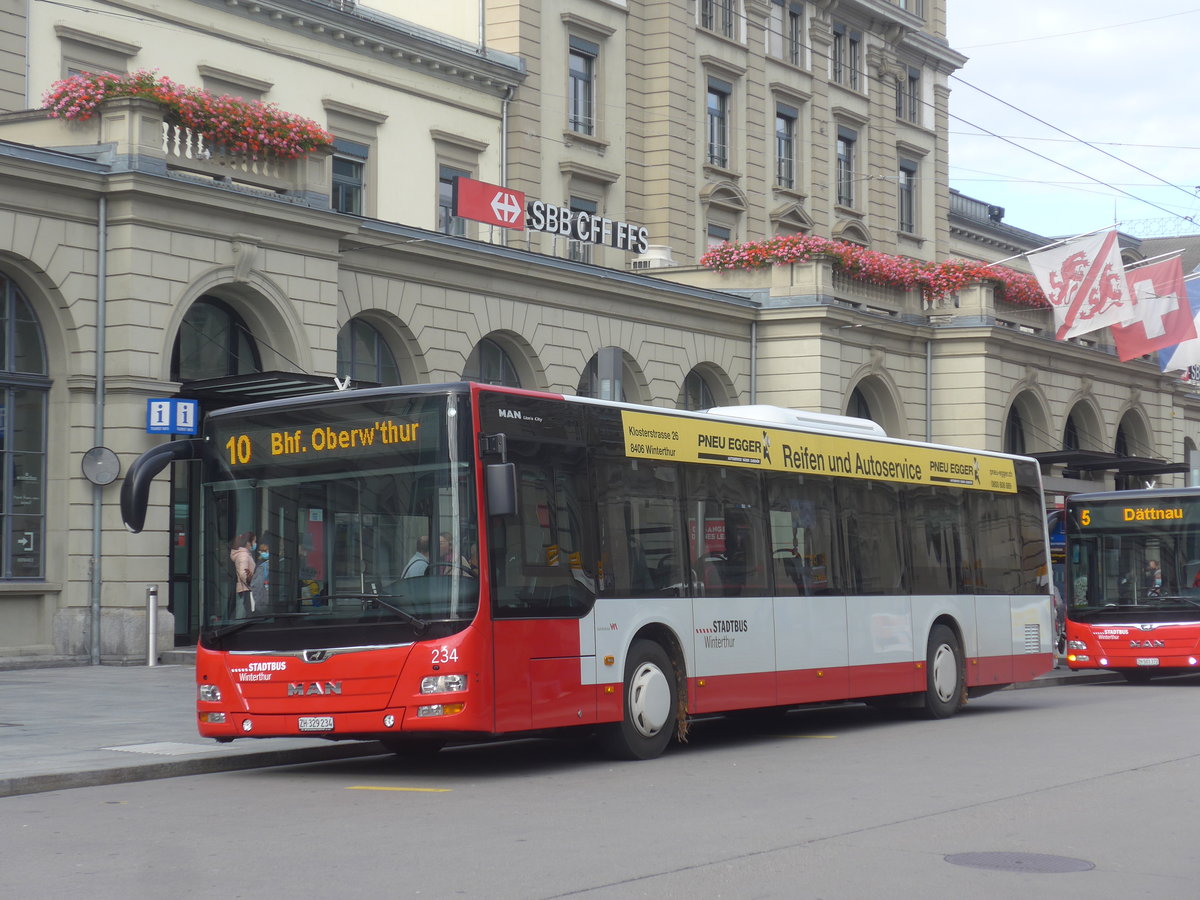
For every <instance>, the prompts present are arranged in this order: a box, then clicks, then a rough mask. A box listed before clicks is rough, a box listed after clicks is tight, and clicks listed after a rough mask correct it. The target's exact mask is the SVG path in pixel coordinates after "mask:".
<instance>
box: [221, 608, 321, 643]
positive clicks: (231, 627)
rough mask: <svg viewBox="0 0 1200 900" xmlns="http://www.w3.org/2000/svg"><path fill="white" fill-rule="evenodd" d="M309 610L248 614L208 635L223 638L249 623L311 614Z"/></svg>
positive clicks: (254, 623)
mask: <svg viewBox="0 0 1200 900" xmlns="http://www.w3.org/2000/svg"><path fill="white" fill-rule="evenodd" d="M311 615H312V613H310V612H273V613H263V614H262V615H259V616H250V617H249V618H246V619H239V620H238V621H236V622H230V623H229V624H228V625H220V626H217V627H216V628H214V629H213V630H212V631H211V632H209V637H211V638H213V639H216V638H223V637H225V636H226V635H229V634H233V633H234V632H235V631H241V630H242V629H243V628H249V627H250V626H251V625H261V624H262V623H263V622H274V621H275V620H276V619H287V618H294V617H296V616H311Z"/></svg>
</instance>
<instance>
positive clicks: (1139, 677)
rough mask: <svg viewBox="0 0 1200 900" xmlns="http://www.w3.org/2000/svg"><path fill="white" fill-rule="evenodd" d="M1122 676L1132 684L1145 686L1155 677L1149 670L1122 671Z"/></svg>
mask: <svg viewBox="0 0 1200 900" xmlns="http://www.w3.org/2000/svg"><path fill="white" fill-rule="evenodd" d="M1119 671H1120V673H1121V676H1122V677H1123V678H1124V679H1125V680H1126V681H1128V682H1129V683H1130V684H1145V683H1146V682H1148V681H1149V680H1150V679H1151V678H1153V677H1154V673H1153V672H1151V671H1150V670H1149V669H1120V670H1119Z"/></svg>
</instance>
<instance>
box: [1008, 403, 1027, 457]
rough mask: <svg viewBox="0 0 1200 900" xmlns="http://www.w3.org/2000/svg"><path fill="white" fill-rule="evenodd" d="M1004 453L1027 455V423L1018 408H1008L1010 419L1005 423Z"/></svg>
mask: <svg viewBox="0 0 1200 900" xmlns="http://www.w3.org/2000/svg"><path fill="white" fill-rule="evenodd" d="M1004 452H1005V453H1016V454H1019V455H1024V453H1025V423H1024V422H1023V421H1022V420H1021V414H1020V413H1019V412H1018V411H1017V408H1016V406H1010V407H1009V408H1008V419H1007V420H1006V421H1005V423H1004Z"/></svg>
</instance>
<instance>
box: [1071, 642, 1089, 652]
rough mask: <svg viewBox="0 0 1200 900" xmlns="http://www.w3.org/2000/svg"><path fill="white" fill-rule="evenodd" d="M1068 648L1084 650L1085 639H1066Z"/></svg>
mask: <svg viewBox="0 0 1200 900" xmlns="http://www.w3.org/2000/svg"><path fill="white" fill-rule="evenodd" d="M1067 649H1068V650H1086V649H1087V641H1067Z"/></svg>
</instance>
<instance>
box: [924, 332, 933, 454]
mask: <svg viewBox="0 0 1200 900" xmlns="http://www.w3.org/2000/svg"><path fill="white" fill-rule="evenodd" d="M932 442H933V338H925V443H927V444H929V443H932Z"/></svg>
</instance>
